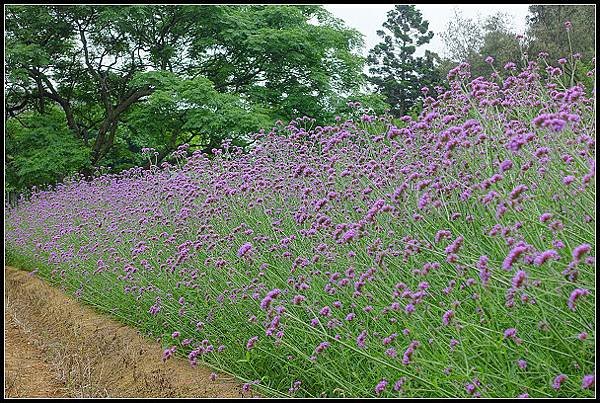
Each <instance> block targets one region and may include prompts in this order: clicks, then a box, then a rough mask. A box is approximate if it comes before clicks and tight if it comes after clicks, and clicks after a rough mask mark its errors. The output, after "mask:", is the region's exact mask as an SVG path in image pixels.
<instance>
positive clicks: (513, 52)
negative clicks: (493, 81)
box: [441, 9, 523, 77]
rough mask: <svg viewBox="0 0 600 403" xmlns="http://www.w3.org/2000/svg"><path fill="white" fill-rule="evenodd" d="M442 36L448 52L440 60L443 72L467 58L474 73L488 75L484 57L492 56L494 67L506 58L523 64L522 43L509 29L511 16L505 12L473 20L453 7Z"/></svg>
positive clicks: (490, 70) (489, 69)
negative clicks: (451, 15)
mask: <svg viewBox="0 0 600 403" xmlns="http://www.w3.org/2000/svg"><path fill="white" fill-rule="evenodd" d="M441 37H442V39H443V41H444V44H445V46H446V53H447V60H445V61H444V62H443V63H442V66H443V69H444V71H443V73H444V74H446V73H447V72H448V70H449V69H450V68H453V67H454V66H455V65H456V64H458V63H460V62H465V61H466V62H468V63H469V64H470V65H471V74H472V75H473V76H474V77H478V76H489V75H490V74H491V73H492V67H491V66H490V64H489V63H487V62H486V61H485V59H486V58H487V57H492V58H493V59H494V64H495V66H496V67H498V66H500V67H501V66H504V65H505V64H506V63H508V62H513V63H517V64H522V52H523V50H522V49H521V46H522V44H520V43H519V38H517V34H516V33H515V32H513V30H512V29H511V27H510V16H509V15H508V14H506V13H502V12H497V13H495V14H493V15H490V16H488V17H487V18H485V19H481V18H478V19H476V20H475V19H472V18H467V17H465V16H464V15H463V14H462V13H461V12H460V11H459V10H457V9H455V10H454V16H453V18H451V19H450V22H448V25H447V26H446V29H445V30H444V32H443V33H442V34H441Z"/></svg>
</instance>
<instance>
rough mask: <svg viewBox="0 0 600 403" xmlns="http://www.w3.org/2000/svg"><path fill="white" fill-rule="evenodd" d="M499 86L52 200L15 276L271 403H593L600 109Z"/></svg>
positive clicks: (32, 230) (16, 248)
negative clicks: (426, 401) (279, 401)
mask: <svg viewBox="0 0 600 403" xmlns="http://www.w3.org/2000/svg"><path fill="white" fill-rule="evenodd" d="M492 62H493V61H492V60H490V63H492ZM502 67H503V68H502ZM499 70H500V71H499V72H498V73H495V74H494V75H493V76H492V77H488V78H483V77H478V78H475V79H473V78H472V77H470V75H469V66H468V65H467V64H462V65H460V66H458V67H456V68H455V69H453V70H451V71H450V74H449V75H448V80H449V87H450V89H449V90H447V91H444V92H443V93H442V94H441V95H439V96H437V97H435V98H433V97H426V99H425V102H424V107H423V112H422V113H421V114H420V116H419V117H418V118H417V119H413V118H411V117H408V116H405V117H404V118H402V119H400V120H391V119H390V118H388V117H377V116H372V115H369V114H368V113H367V112H365V111H363V110H361V108H360V105H352V106H353V107H354V111H355V112H354V117H353V118H352V119H348V120H344V119H339V120H338V121H336V122H332V125H331V126H325V127H321V126H315V124H314V122H313V121H312V120H311V119H309V118H299V119H296V120H295V121H292V122H289V124H284V123H281V122H278V123H279V124H277V125H276V126H275V127H274V128H273V129H272V130H270V131H264V132H261V133H258V134H256V135H255V136H254V140H255V142H254V146H253V147H252V149H251V150H250V152H243V151H242V150H241V149H239V148H237V147H234V146H227V145H226V146H225V147H223V149H221V150H217V151H216V156H215V157H214V158H208V157H207V156H206V155H204V154H201V153H199V152H193V153H190V152H188V150H187V148H186V147H185V146H183V147H180V149H179V151H177V152H176V153H175V158H176V161H177V163H173V164H169V163H163V164H162V165H161V166H160V167H156V166H153V167H152V168H151V169H150V170H144V169H142V168H135V169H131V170H128V171H125V172H122V173H120V174H104V175H102V176H99V177H97V178H95V179H94V180H92V181H86V180H83V179H77V178H75V179H72V180H70V181H67V182H64V183H62V184H60V185H58V186H56V188H55V189H53V190H44V191H37V192H35V193H34V194H32V195H31V197H30V198H29V199H28V200H22V201H21V202H20V203H19V205H18V207H11V208H8V209H7V211H6V213H5V221H6V235H5V243H6V253H7V261H8V262H9V263H11V264H13V265H16V266H18V267H21V268H26V269H29V270H37V273H38V275H40V276H42V277H44V278H45V279H47V280H48V281H50V282H52V283H54V284H57V285H60V286H63V287H64V289H65V290H66V291H67V292H68V293H70V294H71V295H74V296H75V297H77V298H78V299H80V300H81V301H83V302H85V303H88V304H91V305H93V306H95V307H96V308H97V309H99V310H101V311H105V312H107V313H110V314H111V315H114V316H115V317H116V318H118V319H119V320H121V321H123V322H124V323H127V324H129V325H132V326H134V327H136V328H138V329H139V330H141V331H142V332H143V333H144V334H147V335H149V336H152V337H153V338H155V339H156V338H160V340H161V342H162V344H163V346H164V349H165V350H164V354H163V359H164V360H167V359H169V358H170V357H172V356H173V355H181V356H185V357H187V358H188V359H189V361H190V364H191V365H208V366H211V367H213V368H214V369H215V371H216V372H218V371H221V372H226V373H229V374H233V375H235V376H236V377H237V378H239V379H241V380H242V381H243V382H245V385H244V389H245V390H246V391H248V392H250V391H255V392H257V393H259V394H261V395H263V396H279V397H281V396H295V397H300V396H305V397H311V396H312V397H356V396H364V397H469V396H481V397H517V396H522V397H526V396H531V397H558V396H562V397H592V396H594V394H595V359H596V356H595V326H596V322H595V297H596V293H595V135H596V126H595V101H594V98H595V93H593V92H592V95H590V94H589V93H590V90H591V89H589V88H588V89H586V88H584V87H583V86H582V85H575V84H572V85H562V83H563V82H565V80H564V77H563V71H562V70H561V67H556V68H554V67H548V68H546V67H544V66H543V60H542V59H540V60H539V61H538V62H530V63H529V65H528V67H527V68H526V69H525V70H523V71H517V70H516V68H515V66H514V65H510V64H509V65H506V66H501V67H500V68H499ZM543 77H547V78H543ZM567 81H568V80H567ZM424 92H425V94H427V90H426V89H424ZM144 152H145V153H146V154H147V156H148V158H149V159H150V160H151V161H152V159H153V154H152V150H144ZM215 376H217V375H216V373H215V374H214V375H213V378H214V377H215Z"/></svg>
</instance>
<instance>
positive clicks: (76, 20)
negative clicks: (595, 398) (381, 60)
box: [5, 5, 363, 183]
mask: <svg viewBox="0 0 600 403" xmlns="http://www.w3.org/2000/svg"><path fill="white" fill-rule="evenodd" d="M6 11H7V15H6V61H7V63H6V77H7V83H6V87H5V88H6V104H5V110H6V115H5V123H8V121H9V120H11V119H14V118H15V117H16V116H18V115H19V114H21V113H25V112H30V111H36V113H38V114H40V115H43V114H45V113H47V111H48V110H49V108H50V107H52V106H58V107H60V108H61V109H62V111H63V115H64V119H65V124H66V126H67V127H68V128H69V130H70V131H71V133H72V137H73V141H76V142H83V143H84V144H85V146H86V147H89V148H91V150H92V151H91V153H90V161H89V164H87V165H86V166H88V167H92V166H97V165H111V164H112V165H115V166H118V167H126V166H131V165H134V164H135V163H137V162H138V160H137V159H136V157H135V155H137V152H138V151H139V145H141V144H144V146H149V145H151V144H152V145H155V146H156V147H157V148H160V149H161V153H162V154H165V155H166V154H168V153H169V152H171V151H173V150H175V149H176V148H177V146H179V145H181V144H182V143H180V141H185V139H186V138H189V137H190V136H195V138H194V140H196V139H199V140H200V142H199V146H201V147H203V148H207V149H208V150H210V149H211V148H212V147H214V146H217V145H218V144H219V143H220V142H221V141H222V140H223V139H226V138H228V137H230V136H232V137H234V138H233V140H235V141H238V142H239V141H240V138H241V137H240V136H241V135H242V133H246V132H248V131H254V130H258V129H259V128H260V126H259V125H266V124H267V122H268V123H269V124H270V123H272V122H273V121H274V120H276V119H291V118H292V117H294V116H296V115H310V116H313V117H315V118H318V119H321V120H322V119H324V118H330V117H331V115H332V114H333V109H334V106H333V105H335V104H336V103H337V102H338V97H343V96H346V95H348V94H349V93H353V92H354V91H355V90H356V89H357V88H358V87H359V86H360V85H361V83H362V75H361V74H360V71H361V69H362V64H363V59H362V58H361V57H360V56H358V55H356V54H355V51H356V49H358V47H359V46H361V44H362V42H361V41H362V40H361V37H360V34H359V33H358V32H357V31H355V30H352V29H348V28H346V27H345V26H344V25H343V24H342V23H341V21H339V20H336V19H335V18H333V17H332V16H331V15H330V14H329V13H328V12H327V11H325V10H324V9H323V8H322V7H321V6H271V5H270V6H246V5H235V6H194V5H146V6H129V5H122V6H104V5H93V6H89V5H82V6H80V5H77V6H72V5H71V6H63V5H61V6H52V5H49V6H23V5H11V6H7V8H6ZM196 85H197V86H198V88H197V90H196V91H195V93H194V89H193V88H192V87H193V86H196ZM183 87H185V88H183ZM209 87H210V88H209ZM179 90H183V91H184V92H185V95H176V96H175V95H174V94H176V93H177V91H179ZM204 90H206V93H205V94H204V95H203V94H202V93H201V91H204ZM157 91H159V92H160V93H159V94H157V95H156V96H154V97H152V96H151V95H153V94H154V93H155V92H157ZM160 101H164V102H166V103H167V105H165V106H164V109H161V111H160V114H159V116H161V117H162V118H164V119H167V121H169V122H170V123H169V127H165V128H164V129H160V130H159V127H158V126H159V125H158V122H157V121H153V119H154V117H153V116H152V115H151V114H150V113H154V112H157V107H158V106H157V102H160ZM188 101H189V103H187V102H188ZM199 102H203V103H204V104H202V105H201V104H200V103H199ZM188 104H189V105H193V106H191V107H190V110H186V106H185V105H188ZM160 108H161V107H159V109H160ZM210 110H212V111H213V112H212V113H211V112H209V111H210ZM143 113H149V114H150V115H147V116H142V115H141V114H143ZM175 115H179V117H180V118H183V119H188V118H189V119H190V121H189V122H188V121H186V122H185V123H178V125H179V126H177V127H175V126H173V124H174V122H173V119H178V118H176V116H175ZM267 118H268V119H267ZM144 122H145V123H144ZM142 124H146V125H148V127H149V128H151V129H152V130H150V131H148V132H145V131H142V130H140V128H141V125H142ZM202 125H204V126H202ZM200 126H202V127H200ZM134 130H135V133H134V132H133V131H134ZM161 130H162V132H161ZM200 137H202V138H201V139H200ZM13 149H15V150H16V151H15V152H18V149H17V148H14V147H13ZM23 172H25V171H23ZM90 172H91V171H90V170H89V169H87V171H86V172H84V173H87V174H89V173H90ZM46 179H49V180H50V179H51V178H50V177H47V178H46ZM54 179H56V178H54ZM19 180H21V181H27V180H28V179H27V178H21V179H19ZM52 182H54V181H52V180H50V183H52Z"/></svg>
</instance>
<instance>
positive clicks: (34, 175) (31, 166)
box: [5, 107, 91, 191]
mask: <svg viewBox="0 0 600 403" xmlns="http://www.w3.org/2000/svg"><path fill="white" fill-rule="evenodd" d="M5 133H6V134H5V138H6V140H7V141H6V154H5V175H6V182H7V184H8V186H6V187H5V190H6V191H22V190H24V189H27V188H31V187H33V186H38V187H39V186H43V185H46V184H49V183H50V184H54V183H55V181H56V180H59V181H62V180H63V179H64V178H65V177H67V176H69V175H71V174H73V173H75V172H78V171H80V170H82V169H83V168H86V167H89V156H90V152H91V150H90V148H89V147H86V146H85V144H84V143H83V142H82V141H81V140H77V139H75V138H73V136H72V134H71V132H70V131H69V128H68V127H67V126H66V124H65V117H64V114H63V113H62V111H61V110H60V109H58V108H56V107H48V108H47V110H46V112H45V113H44V114H40V113H38V112H36V111H30V112H25V113H23V114H21V115H20V116H19V118H15V119H10V120H9V121H8V123H7V125H6V127H5Z"/></svg>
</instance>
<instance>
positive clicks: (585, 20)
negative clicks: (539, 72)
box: [527, 4, 596, 64]
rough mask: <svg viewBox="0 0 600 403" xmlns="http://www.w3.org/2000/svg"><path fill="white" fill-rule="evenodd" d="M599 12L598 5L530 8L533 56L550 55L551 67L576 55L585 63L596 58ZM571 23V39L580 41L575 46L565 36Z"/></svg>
mask: <svg viewBox="0 0 600 403" xmlns="http://www.w3.org/2000/svg"><path fill="white" fill-rule="evenodd" d="M595 8H596V6H594V5H581V4H569V5H566V4H564V5H548V4H539V5H532V6H529V18H528V32H527V35H528V36H529V37H530V41H531V45H530V47H529V49H528V53H529V55H530V56H531V57H533V56H537V55H538V54H539V53H540V52H545V53H548V57H549V60H550V61H551V64H555V63H556V61H557V60H558V59H559V58H561V57H568V56H569V55H571V54H573V53H580V54H581V56H582V59H583V60H585V61H588V60H590V59H591V58H592V57H594V56H596V10H595ZM567 21H568V22H569V23H570V24H571V25H572V26H571V28H570V30H571V36H572V37H576V38H577V41H576V42H574V43H572V44H571V43H569V40H568V38H567V36H566V35H565V23H566V22H567Z"/></svg>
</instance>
